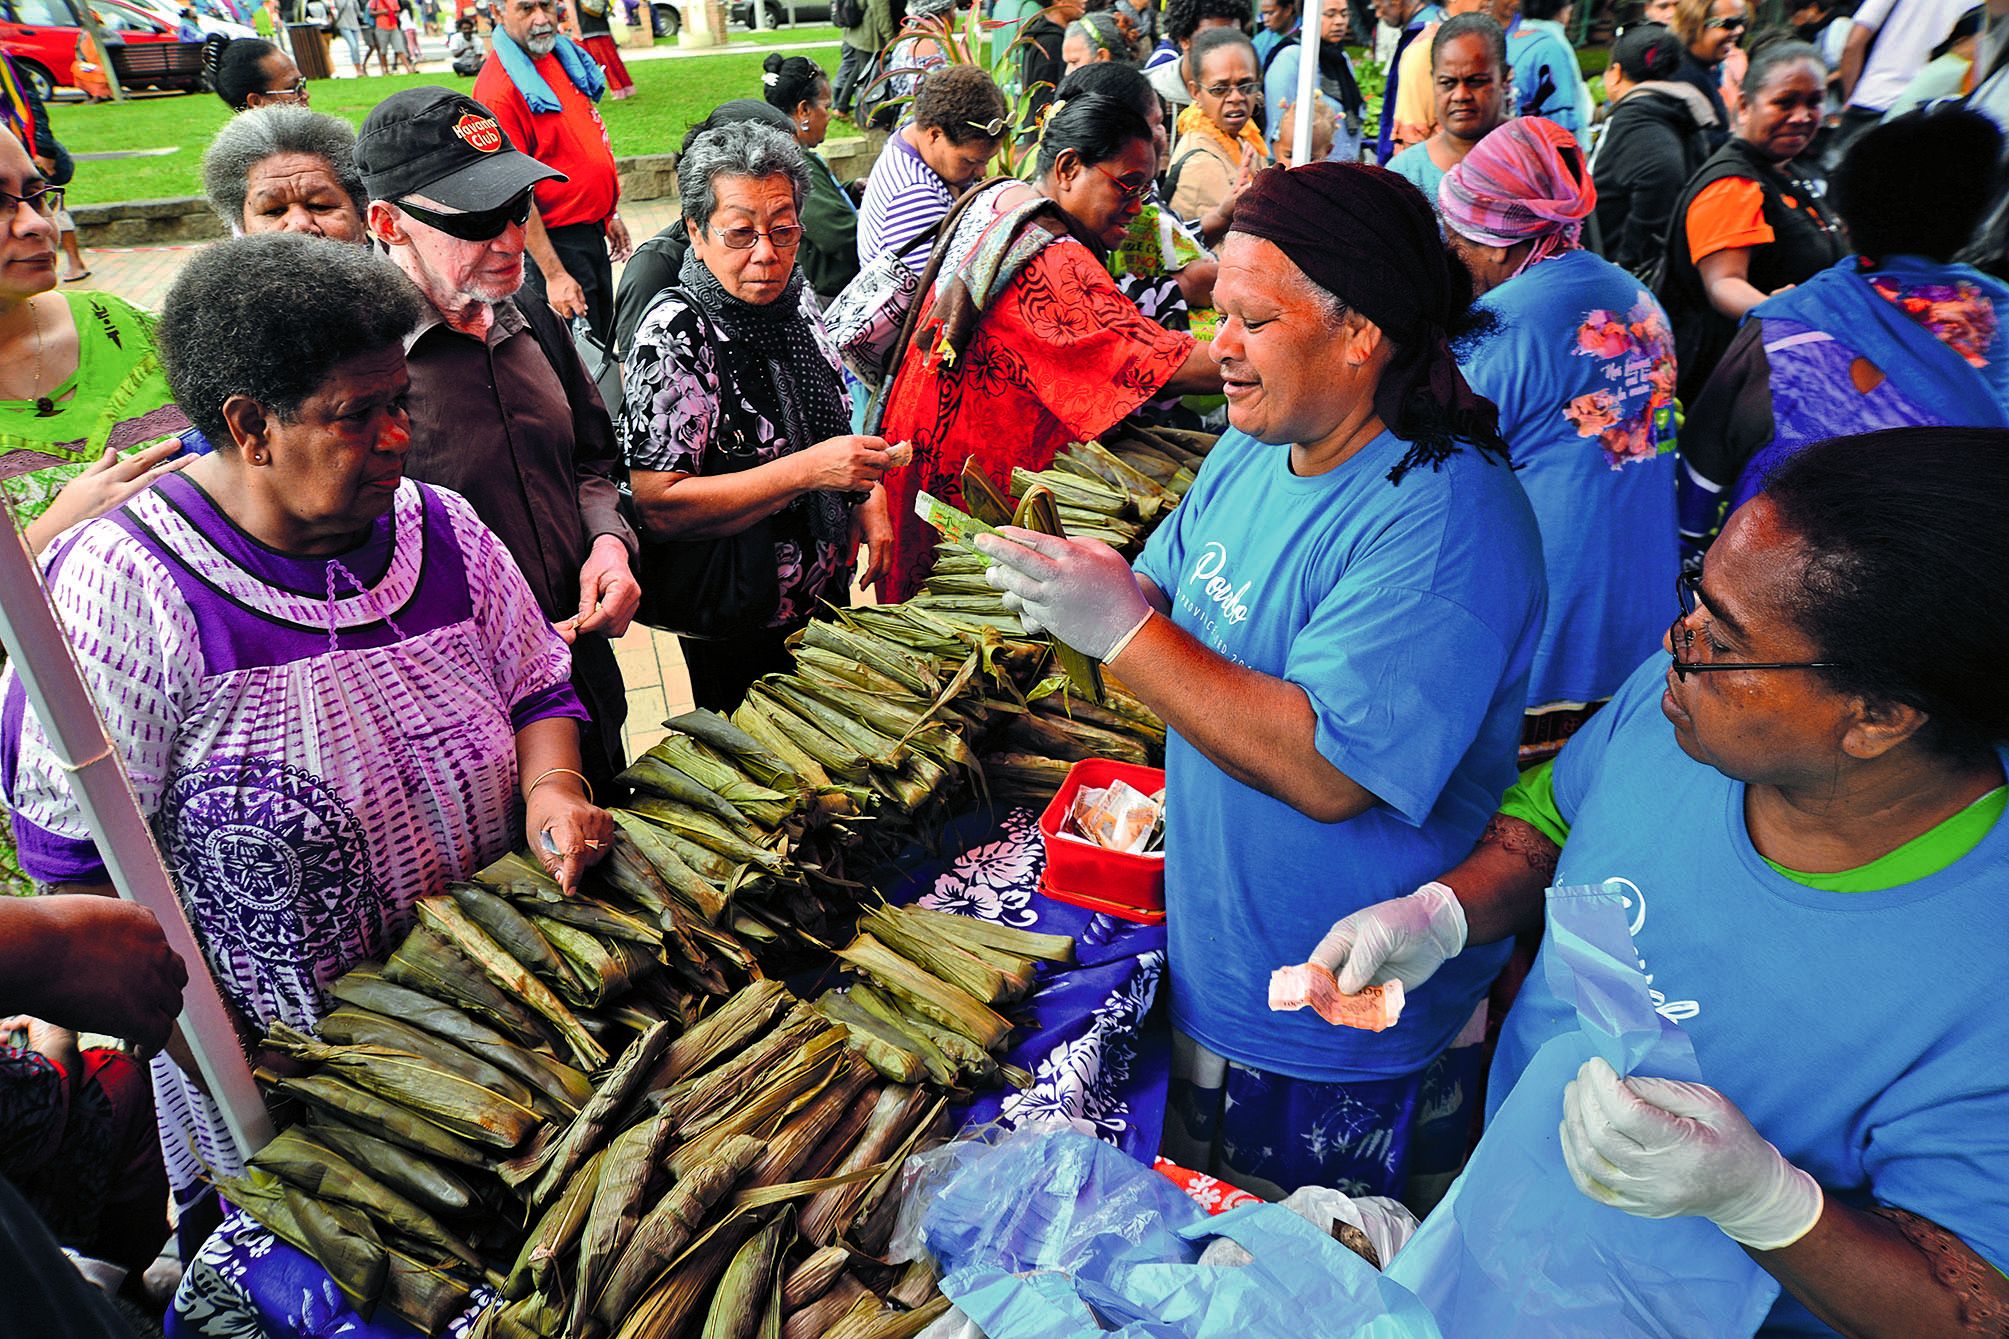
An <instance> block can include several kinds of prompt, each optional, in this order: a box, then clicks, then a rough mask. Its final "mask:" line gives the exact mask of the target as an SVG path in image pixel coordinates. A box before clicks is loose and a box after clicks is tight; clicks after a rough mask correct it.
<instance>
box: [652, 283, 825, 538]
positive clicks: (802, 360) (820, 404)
mask: <svg viewBox="0 0 2009 1339" xmlns="http://www.w3.org/2000/svg"><path fill="white" fill-rule="evenodd" d="M802 285H803V278H802V270H801V269H800V268H799V267H798V268H797V269H796V270H794V271H793V272H792V273H791V274H790V275H789V277H788V286H787V287H786V288H784V289H782V291H781V296H779V297H777V298H776V299H775V300H774V301H772V302H766V303H758V304H756V303H751V302H745V301H742V300H741V299H739V298H736V297H734V296H733V295H732V294H730V293H728V292H726V290H725V285H724V284H721V283H720V282H719V281H718V276H717V275H715V274H713V273H712V272H711V270H710V268H709V267H707V266H706V265H705V263H704V262H703V261H702V260H699V259H698V254H697V251H696V250H695V249H693V250H690V251H686V252H685V253H684V261H683V266H682V268H681V269H679V270H678V271H677V286H678V287H680V288H682V289H683V290H684V292H685V293H686V294H687V295H688V296H689V297H690V299H691V301H692V302H693V303H694V304H695V305H696V307H697V309H698V311H699V313H700V314H701V315H702V316H703V317H704V319H705V323H706V324H707V325H708V326H710V327H711V328H712V329H714V330H716V331H718V332H719V333H720V334H722V335H724V336H725V338H726V340H728V341H729V342H730V347H731V350H732V354H733V356H732V357H730V358H728V357H726V356H725V350H724V349H718V350H716V351H715V352H716V353H717V354H718V355H719V356H718V359H717V361H718V367H719V375H720V381H721V384H722V388H724V387H730V388H731V389H730V390H727V391H726V393H725V394H724V395H722V396H721V401H722V403H721V406H720V410H721V412H722V413H723V414H724V415H725V416H726V417H727V418H729V419H731V420H733V426H734V428H735V429H737V431H734V432H731V433H727V434H724V436H725V437H726V441H724V442H721V443H720V444H719V445H720V446H721V447H723V448H724V450H725V452H726V454H728V455H750V454H753V453H755V452H757V451H758V450H759V448H760V446H761V445H762V443H761V441H760V434H759V432H758V427H757V424H755V423H752V422H748V421H747V419H746V412H747V411H748V410H749V409H750V410H752V411H753V412H754V413H755V414H758V415H760V416H761V417H763V418H765V419H767V421H768V422H770V423H778V424H780V425H781V427H782V430H783V431H784V432H785V433H786V434H787V437H788V441H789V442H790V444H791V445H792V446H793V447H794V449H795V450H797V451H800V450H803V449H804V448H806V447H811V446H814V445H816V443H818V442H822V441H827V440H829V439H830V438H832V437H841V436H843V435H844V434H845V433H847V432H849V431H851V416H850V414H849V413H848V412H846V410H845V407H844V389H843V386H842V385H841V384H840V383H839V382H838V379H837V373H836V371H835V370H833V369H832V368H831V366H830V362H829V360H828V359H827V358H825V357H824V356H823V350H822V348H821V346H819V345H818V344H817V342H816V335H815V333H814V332H813V331H812V330H811V329H810V328H809V318H808V317H806V316H804V315H803V312H802ZM854 500H855V499H853V498H851V497H849V496H847V495H845V494H842V493H833V492H828V491H824V492H817V493H812V494H810V495H809V496H808V497H806V498H804V499H803V500H802V504H801V505H806V506H807V508H808V511H809V526H810V532H811V534H813V535H814V536H815V537H816V539H818V540H819V541H822V542H825V543H832V544H841V543H843V542H844V541H845V539H846V538H847V537H848V536H849V533H850V526H851V514H850V505H851V503H852V502H853V501H854Z"/></svg>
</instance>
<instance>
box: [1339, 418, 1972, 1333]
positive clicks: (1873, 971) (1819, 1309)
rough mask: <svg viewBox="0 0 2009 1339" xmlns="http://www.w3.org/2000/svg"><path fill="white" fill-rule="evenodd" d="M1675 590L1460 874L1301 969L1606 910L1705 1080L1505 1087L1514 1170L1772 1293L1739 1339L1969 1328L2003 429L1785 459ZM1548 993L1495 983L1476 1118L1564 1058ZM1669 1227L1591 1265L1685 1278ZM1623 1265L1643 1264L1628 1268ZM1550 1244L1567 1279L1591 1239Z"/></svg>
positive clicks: (1422, 956)
mask: <svg viewBox="0 0 2009 1339" xmlns="http://www.w3.org/2000/svg"><path fill="white" fill-rule="evenodd" d="M1679 594H1680V603H1679V605H1678V606H1676V607H1675V608H1671V609H1670V611H1669V612H1670V613H1675V614H1676V617H1675V619H1674V622H1673V625H1672V626H1671V627H1670V628H1669V630H1668V634H1667V638H1666V641H1665V643H1664V646H1665V653H1664V654H1660V655H1656V656H1654V657H1653V658H1652V659H1651V660H1649V661H1648V662H1647V663H1646V664H1645V665H1643V666H1641V667H1640V669H1639V671H1638V672H1637V673H1636V674H1635V675H1634V676H1633V677H1632V679H1631V680H1630V681H1629V682H1628V683H1627V684H1626V685H1625V686H1624V687H1623V688H1621V689H1620V690H1619V691H1618V693H1617V694H1616V695H1615V696H1614V697H1613V698H1612V700H1611V703H1610V705H1608V706H1606V707H1605V708H1604V709H1603V710H1602V711H1600V712H1599V713H1598V714H1597V715H1595V716H1593V717H1591V719H1590V720H1589V721H1588V722H1586V723H1585V724H1584V726H1583V727H1582V729H1581V730H1579V731H1578V733H1577V734H1575V735H1574V736H1572V737H1571V739H1570V741H1569V743H1568V744H1567V745H1565V746H1564V748H1563V751H1562V753H1561V754H1560V755H1559V756H1558V757H1557V758H1556V759H1555V761H1554V762H1553V763H1552V764H1550V765H1549V766H1548V767H1546V768H1543V769H1541V770H1538V771H1535V772H1531V773H1529V774H1528V775H1526V776H1525V777H1523V778H1522V779H1521V781H1520V782H1519V783H1518V784H1517V785H1516V786H1515V787H1514V788H1513V789H1512V790H1510V791H1509V792H1508V794H1507V797H1506V800H1505V802H1504V803H1503V804H1502V805H1501V807H1500V810H1499V812H1498V813H1497V814H1495V816H1494V818H1493V820H1492V822H1491V823H1490V824H1489V825H1488V826H1487V828H1486V832H1485V835H1484V837H1483V838H1482V839H1481V841H1480V843H1479V846H1478V847H1477V848H1476V849H1475V850H1474V851H1473V853H1472V854H1471V855H1470V856H1469V857H1467V858H1466V860H1465V861H1464V862H1463V863H1462V864H1460V865H1458V866H1457V867H1456V868H1455V869H1452V870H1451V871H1449V872H1448V873H1446V874H1444V875H1442V876H1441V878H1440V879H1438V880H1436V881H1433V882H1431V883H1428V884H1425V885H1424V886H1423V887H1422V888H1420V889H1418V890H1417V891H1416V892H1414V893H1411V894H1409V895H1408V896H1407V897H1401V898H1396V899H1393V900H1391V901H1388V902H1381V903H1377V904H1375V905H1373V906H1370V907H1366V908H1364V909H1362V910H1361V911H1359V912H1356V913H1354V914H1353V915H1352V916H1349V917H1348V918H1347V919H1346V920H1344V921H1342V922H1340V923H1339V924H1338V925H1336V926H1334V927H1333V930H1332V931H1331V933H1329V934H1328V935H1327V936H1326V939H1325V941H1324V942H1323V943H1321V944H1320V945H1319V946H1318V948H1317V949H1315V950H1314V951H1313V957H1312V960H1313V961H1314V962H1319V963H1321V964H1323V965H1325V966H1327V967H1329V968H1332V969H1334V971H1335V975H1336V977H1337V985H1338V987H1339V989H1340V990H1341V991H1348V990H1358V989H1360V988H1361V986H1363V985H1365V984H1367V983H1368V982H1371V981H1391V980H1400V981H1401V982H1402V983H1403V984H1404V986H1405V987H1406V986H1410V985H1413V984H1415V983H1417V982H1420V981H1423V980H1425V979H1427V978H1428V977H1429V976H1430V975H1431V974H1432V973H1433V972H1434V971H1435V970H1436V969H1437V967H1438V966H1439V965H1441V964H1442V963H1443V962H1444V961H1445V959H1446V958H1447V957H1449V956H1451V955H1455V954H1457V953H1459V952H1461V951H1462V950H1463V949H1464V947H1465V946H1466V945H1467V944H1468V943H1471V944H1481V943H1488V942H1493V941H1497V940H1499V939H1502V938H1504V937H1506V936H1509V935H1512V934H1515V933H1516V932H1518V931H1522V930H1528V929H1533V928H1534V927H1536V926H1539V925H1540V924H1541V920H1542V908H1543V900H1544V899H1543V891H1544V889H1545V888H1548V887H1552V886H1553V887H1555V888H1558V889H1562V888H1569V887H1573V886H1580V885H1585V884H1590V885H1599V884H1601V885H1603V886H1604V887H1605V889H1607V890H1609V891H1612V892H1616V893H1619V894H1622V896H1623V898H1624V901H1625V906H1626V909H1627V911H1628V912H1629V919H1630V922H1631V930H1632V944H1631V947H1632V951H1633V952H1634V953H1635V954H1636V955H1637V957H1638V959H1639V961H1640V963H1641V964H1642V966H1643V969H1644V971H1645V972H1646V973H1647V981H1648V982H1649V983H1650V985H1651V995H1650V1001H1651V1004H1652V1006H1653V1007H1654V1009H1655V1010H1656V1011H1657V1012H1658V1013H1659V1014H1660V1015H1661V1016H1662V1017H1664V1018H1666V1019H1668V1020H1669V1021H1670V1022H1673V1023H1676V1024H1678V1025H1679V1026H1680V1028H1681V1031H1682V1033H1683V1034H1684V1035H1685V1036H1686V1037H1687V1039H1688V1040H1689V1041H1690V1042H1692V1043H1693V1047H1694V1055H1695V1063H1696V1065H1697V1066H1698V1067H1699V1069H1700V1075H1701V1078H1702V1080H1703V1082H1701V1083H1695V1082H1674V1081H1672V1079H1670V1078H1668V1077H1660V1076H1649V1075H1639V1074H1635V1075H1631V1076H1629V1077H1623V1078H1621V1077H1620V1076H1619V1075H1618V1074H1617V1073H1615V1072H1614V1070H1613V1069H1612V1067H1611V1066H1610V1065H1609V1064H1606V1063H1605V1061H1604V1060H1602V1059H1597V1060H1592V1061H1589V1062H1588V1063H1586V1064H1584V1065H1583V1066H1582V1067H1581V1068H1580V1069H1578V1070H1577V1072H1576V1075H1575V1077H1574V1078H1573V1079H1570V1080H1567V1081H1565V1082H1563V1083H1561V1084H1560V1085H1559V1086H1560V1087H1561V1091H1560V1092H1554V1091H1545V1092H1542V1093H1536V1094H1522V1095H1521V1096H1522V1098H1523V1100H1524V1101H1525V1100H1527V1099H1528V1098H1529V1097H1530V1096H1532V1097H1534V1098H1535V1099H1536V1100H1541V1101H1544V1102H1551V1103H1554V1105H1555V1110H1556V1114H1557V1115H1558V1116H1560V1117H1561V1141H1560V1142H1561V1156H1560V1157H1555V1156H1554V1155H1553V1154H1545V1153H1544V1150H1541V1149H1535V1148H1524V1149H1518V1150H1516V1153H1517V1154H1525V1155H1528V1156H1532V1157H1536V1158H1537V1159H1538V1160H1539V1159H1542V1158H1544V1157H1547V1158H1549V1159H1551V1160H1552V1162H1553V1173H1552V1174H1553V1176H1554V1177H1555V1179H1556V1180H1557V1181H1558V1182H1561V1181H1564V1180H1565V1179H1567V1180H1570V1181H1574V1182H1575V1184H1576V1187H1577V1189H1578V1190H1581V1191H1582V1192H1583V1193H1584V1194H1586V1195H1589V1196H1591V1197H1592V1198H1594V1199H1596V1200H1599V1201H1600V1202H1602V1203H1605V1204H1608V1205H1612V1206H1615V1207H1617V1208H1620V1209H1623V1210H1625V1211H1626V1212H1628V1213H1632V1214H1636V1215H1639V1216H1640V1217H1643V1218H1650V1219H1663V1218H1676V1217H1689V1218H1701V1219H1707V1220H1708V1221H1710V1222H1712V1223H1714V1224H1715V1225H1716V1226H1717V1227H1718V1228H1719V1229H1721V1232H1722V1234H1723V1236H1724V1237H1727V1238H1728V1239H1729V1241H1728V1242H1724V1241H1721V1240H1720V1239H1713V1238H1712V1239H1708V1240H1709V1245H1710V1246H1712V1247H1718V1248H1720V1252H1721V1253H1722V1254H1724V1255H1725V1256H1726V1257H1728V1258H1730V1259H1732V1260H1737V1261H1739V1262H1741V1253H1740V1252H1739V1251H1738V1250H1737V1247H1742V1248H1743V1249H1744V1250H1745V1251H1748V1252H1749V1253H1750V1258H1751V1259H1753V1260H1755V1261H1756V1262H1757V1263H1758V1264H1759V1265H1760V1266H1761V1267H1762V1268H1763V1269H1764V1270H1766V1271H1767V1272H1769V1273H1770V1274H1771V1275H1772V1276H1773V1277H1775V1278H1776V1279H1777V1280H1778V1281H1779V1283H1780V1284H1781V1285H1783V1288H1784V1292H1783V1294H1782V1295H1781V1296H1780V1298H1779V1300H1778V1301H1777V1303H1776V1304H1774V1305H1773V1307H1772V1309H1771V1312H1770V1315H1769V1316H1768V1317H1767V1319H1766V1321H1765V1323H1764V1325H1763V1326H1762V1327H1761V1328H1760V1329H1759V1331H1758V1333H1759V1334H1760V1335H1761V1336H1764V1337H1765V1339H1770V1337H1771V1336H1784V1335H1796V1336H1797V1335H1812V1334H1828V1333H1831V1332H1832V1331H1840V1332H1842V1333H1844V1334H1853V1335H1894V1336H1895V1335H1903V1336H1909V1335H1922V1334H1932V1335H1941V1334H1944V1335H1958V1334H1982V1333H1987V1332H1989V1322H1988V1320H1987V1319H1986V1318H1990V1317H1992V1318H1995V1320H1994V1329H1995V1330H1996V1332H1999V1328H2000V1326H1999V1321H2000V1318H2001V1317H2003V1316H2005V1315H2009V1278H2005V1277H2004V1276H2003V1274H2002V1273H2001V1272H2000V1271H2001V1269H2002V1267H2003V1266H2004V1265H2009V1195H2005V1194H2003V1193H2002V1187H2004V1186H2005V1185H2009V1066H2005V1065H2004V1063H2003V1061H2004V1058H2005V1057H2009V1008H2005V1007H2004V1004H2003V1000H2002V982H2003V981H2004V980H2005V979H2009V916H2005V915H2004V906H2005V904H2009V823H2004V822H2002V821H2001V816H2002V812H2003V807H2004V803H2003V802H2004V797H2005V791H2004V775H2005V772H2004V762H2005V758H2009V697H2005V695H2004V693H2003V685H2004V682H2005V675H2009V432H2005V431H2002V430H1999V429H1983V428H1897V429H1892V430H1889V431H1885V432H1878V433H1869V434H1865V435H1862V436H1855V437H1840V438H1835V439H1832V440H1830V441H1826V442H1818V443H1815V444H1814V445H1812V446H1809V447H1807V448H1805V449H1804V450H1803V451H1801V452H1800V453H1799V454H1797V455H1795V456H1794V457H1793V458H1792V459H1791V460H1789V461H1786V462H1785V463H1783V464H1782V465H1780V466H1779V468H1777V469H1776V470H1774V471H1773V472H1772V473H1771V474H1770V475H1769V476H1767V478H1766V481H1765V485H1764V488H1763V489H1762V490H1761V491H1760V492H1759V493H1758V494H1757V495H1756V496H1754V497H1753V498H1752V499H1751V500H1750V501H1749V502H1747V503H1745V504H1744V505H1743V506H1742V507H1740V508H1738V509H1737V511H1736V512H1734V513H1733V514H1732V515H1731V517H1730V520H1729V522H1728V524H1726V525H1725V526H1724V528H1723V532H1722V535H1721V536H1720V537H1719V538H1718V539H1717V540H1716V542H1715V543H1714V544H1713V545H1712V546H1711V547H1710V549H1709V551H1708V553H1707V555H1706V557H1705V561H1704V564H1703V567H1702V570H1701V572H1700V574H1699V575H1698V576H1684V578H1683V579H1682V582H1681V587H1680V592H1679ZM1565 895H1567V894H1565ZM1563 965H1564V960H1561V959H1556V957H1555V955H1554V954H1553V953H1552V947H1551V946H1548V945H1545V946H1544V948H1543V949H1542V951H1541V956H1540V958H1539V959H1538V960H1537V963H1536V965H1535V969H1534V970H1533V971H1532V972H1531V973H1530V974H1529V976H1528V979H1527V981H1526V983H1525V984H1524V985H1523V986H1522V987H1521V993H1520V996H1519V998H1518V999H1517V1000H1516V1001H1515V1002H1514V1006H1513V1010H1512V1012H1511V1013H1510V1014H1509V1015H1508V1017H1507V1019H1506V1022H1505V1024H1504V1026H1503V1027H1502V1029H1501V1033H1500V1046H1499V1053H1498V1056H1497V1058H1496V1060H1495V1063H1494V1067H1493V1072H1492V1076H1491V1080H1490V1088H1489V1106H1492V1107H1496V1106H1497V1105H1498V1102H1499V1101H1500V1100H1501V1099H1502V1098H1503V1097H1504V1096H1505V1094H1506V1092H1507V1090H1508V1089H1509V1088H1510V1087H1512V1086H1513V1084H1514V1083H1515V1081H1516V1080H1517V1079H1519V1080H1520V1081H1521V1082H1522V1083H1524V1084H1525V1083H1528V1082H1533V1081H1535V1077H1536V1075H1537V1073H1538V1072H1540V1070H1539V1069H1538V1067H1535V1066H1531V1065H1530V1061H1531V1059H1532V1058H1533V1056H1534V1054H1535V1052H1536V1051H1537V1050H1539V1049H1540V1048H1541V1047H1542V1046H1543V1045H1544V1044H1546V1043H1547V1042H1548V1041H1550V1040H1552V1039H1555V1038H1558V1037H1562V1036H1564V1034H1566V1033H1569V1032H1574V1031H1575V1030H1576V1028H1577V1018H1578V1005H1577V1004H1576V1003H1575V1002H1574V1001H1572V999H1571V995H1572V992H1571V991H1570V990H1569V988H1568V981H1567V979H1565V978H1562V976H1561V973H1562V970H1563ZM1564 1044H1565V1045H1567V1044H1568V1043H1567V1042H1565V1043H1564ZM1523 1074H1526V1075H1527V1078H1525V1079H1522V1078H1521V1076H1522V1075H1523ZM1682 1077H1688V1076H1682ZM1705 1085H1706V1086H1705ZM1488 1137H1491V1136H1490V1135H1489V1136H1488ZM1549 1147H1550V1148H1551V1149H1552V1148H1553V1147H1554V1145H1553V1144H1551V1145H1549ZM1481 1148H1482V1150H1483V1148H1484V1145H1483V1144H1482V1145H1481ZM1559 1193H1568V1192H1567V1190H1566V1188H1561V1187H1559ZM1686 1231H1687V1233H1688V1235H1685V1236H1684V1235H1683V1230H1682V1229H1678V1228H1674V1227H1672V1226H1669V1228H1668V1230H1667V1231H1665V1232H1662V1233H1656V1234H1652V1235H1651V1237H1650V1238H1649V1236H1648V1235H1645V1234H1636V1240H1635V1241H1634V1242H1633V1244H1632V1245H1631V1246H1629V1247H1628V1248H1627V1254H1626V1257H1625V1259H1626V1261H1627V1264H1626V1265H1625V1266H1624V1267H1625V1268H1638V1269H1645V1270H1665V1271H1666V1273H1667V1274H1668V1275H1669V1276H1672V1277H1674V1278H1677V1279H1678V1278H1681V1277H1684V1275H1683V1274H1682V1272H1681V1271H1683V1270H1684V1269H1688V1268H1690V1267H1691V1265H1692V1263H1693V1262H1694V1259H1695V1256H1694V1254H1693V1252H1692V1251H1691V1250H1690V1247H1693V1246H1695V1245H1696V1244H1697V1243H1696V1241H1695V1238H1694V1236H1693V1235H1692V1231H1693V1230H1692V1228H1690V1229H1687V1230H1686ZM1649 1239H1650V1240H1655V1241H1665V1242H1668V1243H1669V1246H1668V1248H1667V1251H1666V1252H1665V1253H1664V1254H1663V1255H1661V1256H1660V1257H1658V1258H1647V1257H1650V1256H1652V1252H1651V1251H1650V1250H1642V1249H1641V1247H1642V1244H1643V1243H1645V1242H1647V1241H1648V1240H1649ZM1684 1242H1685V1243H1687V1244H1686V1245H1683V1244H1682V1243H1684ZM1730 1242H1735V1243H1736V1246H1731V1245H1730V1244H1729V1243H1730ZM1577 1249H1578V1251H1579V1255H1578V1256H1577V1257H1574V1258H1576V1263H1577V1265H1578V1266H1580V1267H1586V1268H1588V1267H1592V1266H1591V1265H1590V1263H1589V1259H1588V1257H1589V1256H1590V1255H1591V1254H1594V1253H1595V1252H1596V1251H1597V1249H1598V1246H1597V1245H1596V1244H1592V1243H1579V1244H1578V1245H1577ZM1565 1267H1568V1266H1565ZM1599 1267H1603V1266H1599ZM1534 1291H1535V1289H1534V1288H1532V1287H1531V1289H1530V1292H1531V1293H1532V1292H1534ZM1816 1317H1818V1321H1817V1320H1816ZM1828 1327H1832V1330H1831V1329H1830V1328H1828ZM1673 1328H1675V1329H1679V1328H1680V1326H1679V1323H1678V1322H1676V1323H1675V1325H1674V1326H1673Z"/></svg>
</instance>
